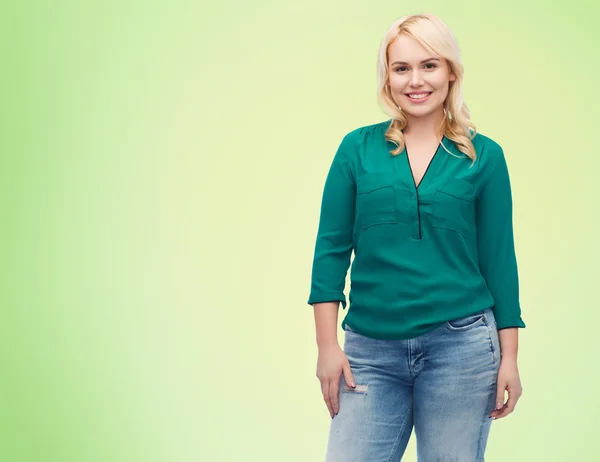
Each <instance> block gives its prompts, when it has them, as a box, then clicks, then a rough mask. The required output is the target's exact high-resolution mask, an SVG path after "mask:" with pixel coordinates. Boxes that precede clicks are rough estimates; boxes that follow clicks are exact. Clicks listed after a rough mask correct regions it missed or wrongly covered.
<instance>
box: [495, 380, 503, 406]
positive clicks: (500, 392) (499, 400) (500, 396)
mask: <svg viewBox="0 0 600 462" xmlns="http://www.w3.org/2000/svg"><path fill="white" fill-rule="evenodd" d="M503 406H504V384H498V392H497V393H496V409H498V410H500V409H502V407H503Z"/></svg>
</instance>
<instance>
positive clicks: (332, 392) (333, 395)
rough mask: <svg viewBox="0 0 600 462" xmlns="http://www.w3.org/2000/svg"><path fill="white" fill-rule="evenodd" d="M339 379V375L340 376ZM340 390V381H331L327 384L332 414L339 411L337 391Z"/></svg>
mask: <svg viewBox="0 0 600 462" xmlns="http://www.w3.org/2000/svg"><path fill="white" fill-rule="evenodd" d="M340 377H341V375H340ZM339 388H340V379H339V378H338V379H337V380H332V381H331V382H330V383H329V400H330V401H331V408H332V409H333V412H334V414H337V413H338V412H339V411H340V406H339V404H338V390H339Z"/></svg>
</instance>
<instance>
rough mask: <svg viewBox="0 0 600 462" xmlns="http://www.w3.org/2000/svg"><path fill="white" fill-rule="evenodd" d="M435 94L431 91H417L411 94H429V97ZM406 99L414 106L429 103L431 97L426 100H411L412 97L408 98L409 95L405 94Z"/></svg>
mask: <svg viewBox="0 0 600 462" xmlns="http://www.w3.org/2000/svg"><path fill="white" fill-rule="evenodd" d="M432 93H433V92H430V91H415V92H411V94H415V95H424V94H429V96H431V94H432ZM405 96H406V98H407V99H408V100H409V101H410V102H411V103H414V104H422V103H424V102H425V101H427V100H428V99H429V96H426V97H425V98H420V99H414V98H411V97H410V96H408V93H406V94H405Z"/></svg>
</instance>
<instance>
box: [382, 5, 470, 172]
mask: <svg viewBox="0 0 600 462" xmlns="http://www.w3.org/2000/svg"><path fill="white" fill-rule="evenodd" d="M403 34H404V35H407V36H409V37H411V38H412V39H414V40H416V41H417V42H418V43H419V44H420V45H421V46H423V48H425V49H426V50H427V51H428V52H430V53H431V54H432V55H434V56H437V57H442V58H444V59H445V60H446V61H447V62H448V65H449V66H450V72H452V73H453V74H454V75H455V76H456V79H455V80H454V81H451V82H449V87H448V96H447V97H446V100H445V101H444V113H445V117H444V121H443V123H442V133H443V134H444V136H446V137H447V138H448V139H450V140H452V141H454V142H455V143H456V145H457V147H458V149H459V150H460V151H461V152H463V153H464V154H466V155H467V156H469V157H470V158H471V159H472V160H473V162H475V158H476V153H475V147H474V146H473V143H472V142H471V140H472V139H473V138H474V137H475V134H476V133H477V129H476V127H475V125H473V123H472V122H471V120H470V113H469V109H468V107H467V105H466V104H465V102H464V101H463V92H462V82H463V75H464V67H463V64H462V59H461V56H460V49H459V48H458V43H457V42H456V39H455V38H454V35H453V34H452V31H451V30H450V28H449V27H448V26H447V25H446V24H445V23H444V22H443V21H442V20H441V19H440V18H439V17H438V16H436V15H435V14H432V13H425V14H417V15H409V16H404V17H402V18H400V19H398V20H396V21H395V22H394V23H393V24H392V25H391V26H390V28H389V29H388V30H387V32H386V33H385V35H384V37H383V40H382V42H381V46H380V49H379V56H378V59H377V70H378V81H377V84H378V91H377V97H378V100H379V103H380V104H381V105H382V107H383V110H384V111H385V112H386V113H387V114H388V115H390V116H392V118H393V120H392V123H391V124H390V126H389V128H388V129H387V130H386V133H385V138H386V140H388V141H391V142H392V143H394V144H395V145H396V146H397V148H396V149H394V150H393V151H390V153H391V154H392V155H398V154H400V152H402V150H403V149H404V134H403V132H402V130H403V129H404V128H405V127H406V124H407V120H406V116H405V115H404V114H403V112H402V111H401V110H400V109H399V108H398V106H396V104H395V102H394V100H393V99H392V97H391V93H390V92H389V91H388V88H389V87H388V86H387V81H388V77H389V67H388V60H389V56H388V51H389V47H390V45H391V44H392V43H394V41H395V40H396V39H397V38H398V37H400V36H401V35H403ZM444 149H446V147H445V146H444ZM446 150H448V149H446Z"/></svg>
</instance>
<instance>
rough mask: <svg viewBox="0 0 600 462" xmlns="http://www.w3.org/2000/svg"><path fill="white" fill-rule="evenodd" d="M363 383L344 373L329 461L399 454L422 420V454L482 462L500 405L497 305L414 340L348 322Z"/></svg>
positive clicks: (434, 459) (428, 461)
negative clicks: (372, 333)
mask: <svg viewBox="0 0 600 462" xmlns="http://www.w3.org/2000/svg"><path fill="white" fill-rule="evenodd" d="M344 351H345V353H346V356H347V357H348V361H349V362H350V368H351V369H352V374H353V376H354V382H355V384H356V388H354V389H352V388H350V387H349V386H348V385H347V384H346V381H345V379H344V376H343V375H342V376H341V378H340V389H339V395H338V396H339V413H338V414H337V415H335V416H334V418H333V419H332V420H331V427H330V430H329V440H328V443H327V454H326V462H397V461H399V460H401V458H402V455H403V454H404V451H405V450H406V446H407V444H408V440H409V438H410V435H411V433H412V429H413V426H414V429H415V437H416V444H417V459H418V461H419V462H442V461H444V462H450V461H457V462H480V461H483V460H484V458H483V455H484V452H485V447H486V444H487V439H488V435H489V432H490V428H491V424H492V419H491V418H490V417H489V415H490V413H491V412H492V410H494V408H495V405H496V382H497V377H498V368H499V367H500V341H499V339H498V330H497V327H496V321H495V319H494V314H493V311H492V309H491V308H490V309H487V310H485V311H483V312H480V313H477V314H474V315H469V316H466V317H463V318H460V319H455V320H452V321H449V322H447V323H445V324H444V325H442V326H441V327H439V328H437V329H435V330H433V331H430V332H428V333H426V334H424V335H421V336H419V337H416V338H412V339H408V340H379V339H373V338H369V337H365V336H363V335H360V334H358V333H357V332H354V331H352V330H351V328H350V327H349V326H347V327H346V336H345V341H344Z"/></svg>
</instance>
